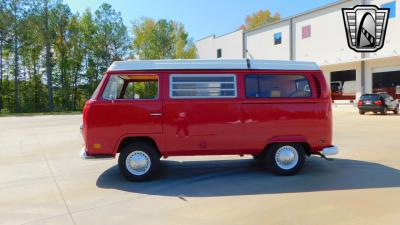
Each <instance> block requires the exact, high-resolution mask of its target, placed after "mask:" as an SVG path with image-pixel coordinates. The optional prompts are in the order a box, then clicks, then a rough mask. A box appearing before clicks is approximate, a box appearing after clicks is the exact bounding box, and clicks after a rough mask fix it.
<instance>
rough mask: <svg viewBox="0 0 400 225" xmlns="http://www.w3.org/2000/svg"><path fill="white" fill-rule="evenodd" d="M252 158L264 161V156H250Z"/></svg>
mask: <svg viewBox="0 0 400 225" xmlns="http://www.w3.org/2000/svg"><path fill="white" fill-rule="evenodd" d="M252 156H253V159H255V160H264V159H265V155H264V154H259V155H252Z"/></svg>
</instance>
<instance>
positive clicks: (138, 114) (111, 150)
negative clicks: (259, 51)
mask: <svg viewBox="0 0 400 225" xmlns="http://www.w3.org/2000/svg"><path fill="white" fill-rule="evenodd" d="M81 130H82V135H83V139H84V148H83V149H82V150H81V152H80V155H81V157H82V158H84V159H93V158H105V157H115V156H116V155H117V154H119V157H118V165H119V168H120V171H121V174H122V175H123V176H124V177H125V178H127V179H128V180H131V181H141V180H146V179H148V178H150V177H152V176H153V175H154V174H155V173H156V172H157V169H158V167H159V164H160V158H161V157H164V158H166V157H169V156H194V155H244V154H249V155H253V156H254V157H255V158H257V159H260V160H265V163H266V164H267V165H268V166H269V167H270V168H271V170H272V171H273V172H275V173H276V174H279V175H292V174H295V173H297V172H299V171H300V169H301V168H302V167H303V164H304V161H305V158H306V156H310V155H312V154H318V155H320V156H322V157H324V158H325V156H329V155H334V154H337V152H338V149H337V148H336V147H335V146H333V145H332V112H331V97H330V93H329V88H328V87H327V83H326V81H325V79H324V76H323V74H322V72H321V70H320V69H319V67H318V66H317V65H316V64H315V63H310V62H295V61H267V60H246V59H243V60H162V61H121V62H114V63H113V64H112V65H111V66H110V68H109V69H108V71H107V72H106V74H105V75H104V77H103V80H102V81H101V83H100V84H99V86H98V88H97V90H96V91H95V93H94V94H93V96H92V97H91V99H90V100H89V101H87V103H86V105H85V107H84V110H83V123H82V125H81Z"/></svg>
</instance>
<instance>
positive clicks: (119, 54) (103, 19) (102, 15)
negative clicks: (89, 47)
mask: <svg viewBox="0 0 400 225" xmlns="http://www.w3.org/2000/svg"><path fill="white" fill-rule="evenodd" d="M95 23H96V34H95V37H94V38H95V40H96V43H97V45H96V46H95V55H96V56H97V57H98V59H99V62H98V63H99V67H100V71H99V72H100V74H102V73H103V72H104V71H105V70H106V69H107V67H108V65H110V64H111V63H112V62H113V61H117V60H122V59H123V58H124V56H125V55H126V53H127V50H128V47H129V36H128V32H127V28H126V26H125V25H124V23H123V22H122V16H121V13H119V12H116V11H115V10H114V9H113V8H112V7H111V5H109V4H106V3H104V4H102V5H101V6H100V8H99V9H98V10H96V12H95Z"/></svg>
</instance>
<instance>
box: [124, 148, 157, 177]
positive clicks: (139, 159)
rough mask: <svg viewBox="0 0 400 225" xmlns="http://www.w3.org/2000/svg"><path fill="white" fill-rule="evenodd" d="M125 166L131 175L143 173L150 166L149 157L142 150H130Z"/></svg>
mask: <svg viewBox="0 0 400 225" xmlns="http://www.w3.org/2000/svg"><path fill="white" fill-rule="evenodd" d="M125 164H126V168H127V169H128V171H129V172H130V173H131V174H133V175H137V176H140V175H143V174H145V173H147V172H148V171H149V169H150V166H151V161H150V157H149V156H148V155H147V154H146V153H145V152H143V151H140V150H137V151H133V152H131V153H130V154H129V155H128V157H126V161H125Z"/></svg>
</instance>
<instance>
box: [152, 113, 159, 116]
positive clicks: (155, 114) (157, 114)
mask: <svg viewBox="0 0 400 225" xmlns="http://www.w3.org/2000/svg"><path fill="white" fill-rule="evenodd" d="M150 116H162V113H150Z"/></svg>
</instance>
